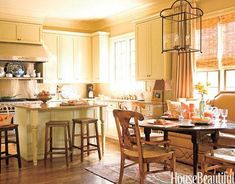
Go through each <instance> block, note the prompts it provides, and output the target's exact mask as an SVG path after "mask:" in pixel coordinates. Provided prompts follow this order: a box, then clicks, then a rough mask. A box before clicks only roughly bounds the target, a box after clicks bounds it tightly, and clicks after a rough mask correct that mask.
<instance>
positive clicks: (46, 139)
mask: <svg viewBox="0 0 235 184" xmlns="http://www.w3.org/2000/svg"><path fill="white" fill-rule="evenodd" d="M44 146H45V148H44V165H45V166H46V163H47V154H48V151H47V148H48V127H47V125H46V129H45V145H44Z"/></svg>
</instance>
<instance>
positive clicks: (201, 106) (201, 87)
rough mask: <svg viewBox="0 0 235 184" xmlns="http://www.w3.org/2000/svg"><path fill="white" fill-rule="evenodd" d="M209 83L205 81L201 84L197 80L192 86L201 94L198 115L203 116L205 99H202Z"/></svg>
mask: <svg viewBox="0 0 235 184" xmlns="http://www.w3.org/2000/svg"><path fill="white" fill-rule="evenodd" d="M210 85H211V84H210V83H209V82H207V83H206V84H202V83H201V82H198V83H197V84H196V85H195V86H194V88H195V89H196V90H197V91H198V93H199V94H200V95H201V100H200V102H199V113H200V117H202V116H203V113H204V111H205V106H206V104H205V101H204V95H207V94H208V87H209V86H210Z"/></svg>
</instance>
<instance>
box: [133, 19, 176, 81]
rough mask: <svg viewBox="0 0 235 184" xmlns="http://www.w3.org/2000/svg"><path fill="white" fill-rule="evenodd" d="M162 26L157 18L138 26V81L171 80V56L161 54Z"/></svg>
mask: <svg viewBox="0 0 235 184" xmlns="http://www.w3.org/2000/svg"><path fill="white" fill-rule="evenodd" d="M161 47H162V24H161V19H160V18H155V19H151V20H147V21H144V22H140V23H137V24H136V79H137V80H158V79H170V78H171V55H170V54H168V53H164V54H162V53H161V50H162V49H161Z"/></svg>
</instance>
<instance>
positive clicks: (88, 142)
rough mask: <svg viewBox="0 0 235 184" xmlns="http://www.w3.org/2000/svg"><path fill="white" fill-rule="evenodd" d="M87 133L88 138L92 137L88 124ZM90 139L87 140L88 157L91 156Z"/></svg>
mask: <svg viewBox="0 0 235 184" xmlns="http://www.w3.org/2000/svg"><path fill="white" fill-rule="evenodd" d="M86 133H87V137H89V136H90V132H89V123H87V124H86ZM89 144H90V139H89V138H87V155H90V145H89Z"/></svg>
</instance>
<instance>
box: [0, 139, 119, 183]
mask: <svg viewBox="0 0 235 184" xmlns="http://www.w3.org/2000/svg"><path fill="white" fill-rule="evenodd" d="M115 159H117V161H119V148H118V144H113V143H110V142H107V146H106V153H105V156H104V157H102V160H101V161H99V159H98V154H97V152H93V153H91V154H90V156H89V157H87V156H86V155H85V158H84V162H83V163H81V162H80V159H79V155H75V156H74V161H73V162H72V163H71V162H70V167H69V168H67V167H66V164H65V159H64V157H63V158H55V159H53V163H52V164H50V161H49V160H48V162H47V167H46V168H45V167H44V162H43V161H39V163H38V166H33V163H32V162H26V161H22V168H21V169H20V170H19V169H18V166H17V161H16V159H15V158H12V159H10V163H9V166H8V167H6V165H5V161H2V173H1V174H0V184H52V183H53V184H83V183H84V184H110V182H109V181H107V180H105V179H102V178H100V177H99V176H96V175H94V174H92V173H90V172H88V171H86V170H85V167H87V166H90V165H93V164H96V163H98V162H103V163H109V161H110V160H112V161H114V160H115Z"/></svg>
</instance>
